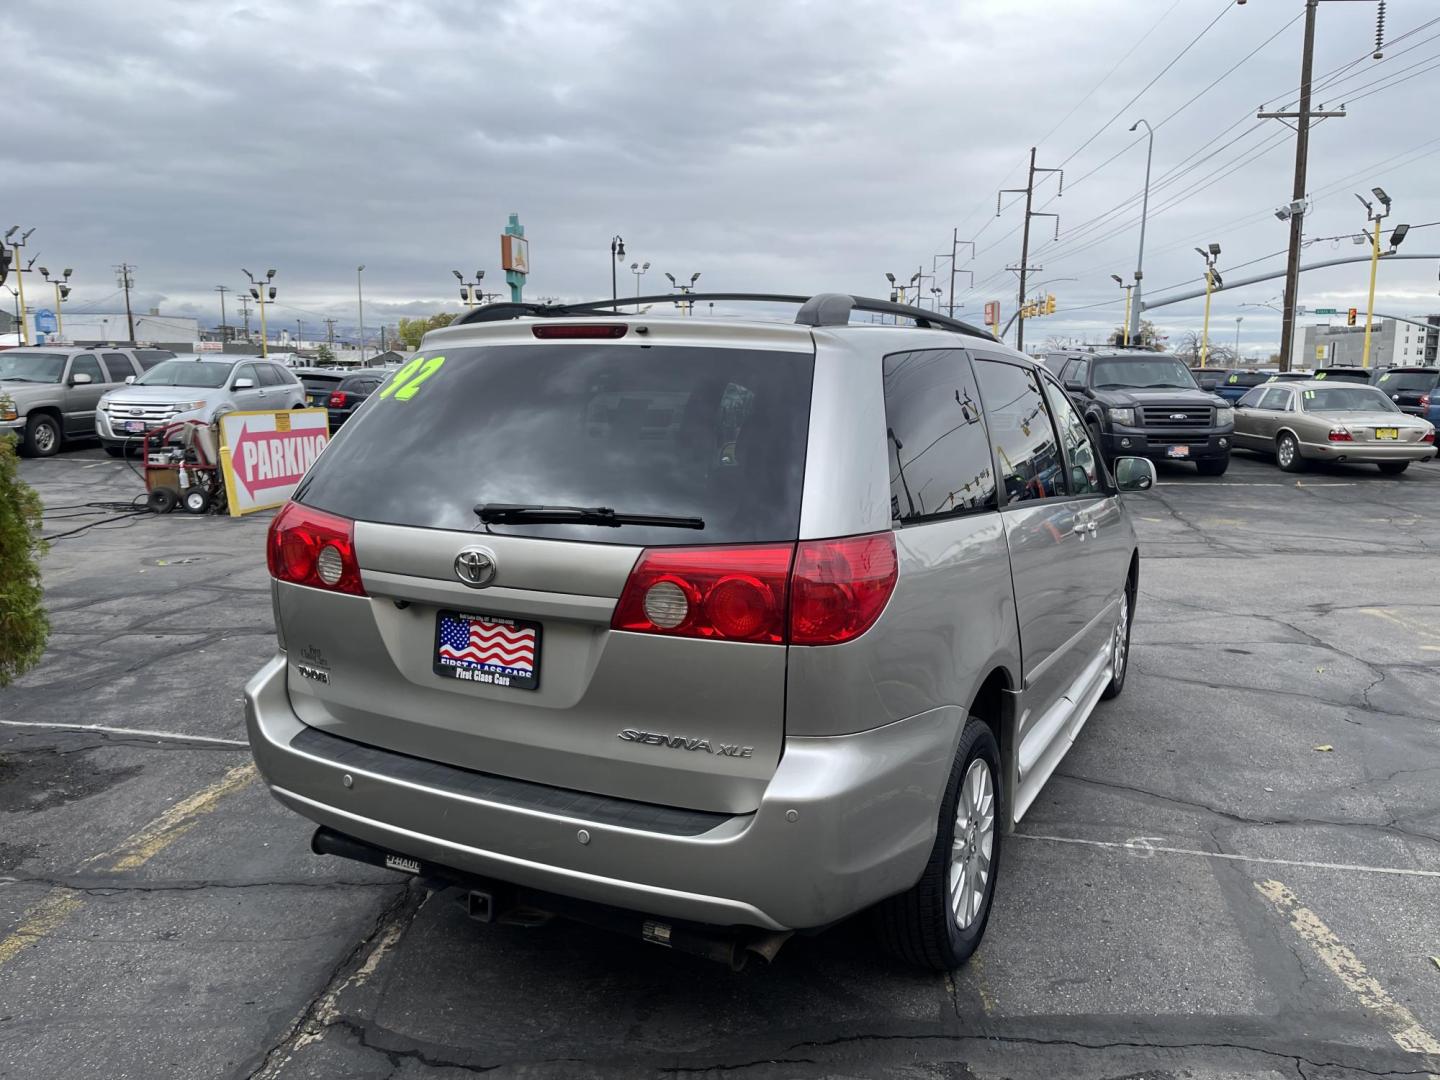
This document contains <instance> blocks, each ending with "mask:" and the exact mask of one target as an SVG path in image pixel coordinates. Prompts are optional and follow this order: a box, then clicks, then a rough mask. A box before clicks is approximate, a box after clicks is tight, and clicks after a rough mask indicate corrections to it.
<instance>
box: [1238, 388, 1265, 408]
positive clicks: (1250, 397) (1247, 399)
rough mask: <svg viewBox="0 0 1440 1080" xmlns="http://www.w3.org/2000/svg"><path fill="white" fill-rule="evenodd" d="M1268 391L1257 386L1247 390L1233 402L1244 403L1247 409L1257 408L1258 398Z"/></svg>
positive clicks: (1258, 405) (1258, 404)
mask: <svg viewBox="0 0 1440 1080" xmlns="http://www.w3.org/2000/svg"><path fill="white" fill-rule="evenodd" d="M1268 393H1269V391H1268V390H1266V389H1265V388H1264V387H1263V386H1257V387H1255V389H1254V390H1251V391H1249V392H1248V393H1246V394H1245V395H1244V396H1243V397H1241V399H1240V400H1239V401H1237V402H1236V403H1235V404H1237V405H1244V406H1245V407H1246V408H1247V409H1258V408H1259V407H1260V399H1261V398H1263V397H1264V396H1265V395H1266V394H1268Z"/></svg>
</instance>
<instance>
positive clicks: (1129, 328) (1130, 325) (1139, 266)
mask: <svg viewBox="0 0 1440 1080" xmlns="http://www.w3.org/2000/svg"><path fill="white" fill-rule="evenodd" d="M1141 124H1144V125H1145V133H1146V134H1147V135H1148V136H1149V144H1148V145H1147V146H1146V148H1145V194H1144V195H1142V196H1141V197H1140V251H1139V253H1138V254H1137V255H1136V256H1135V295H1134V300H1135V303H1134V305H1133V306H1132V305H1131V303H1130V296H1129V295H1128V294H1127V295H1126V297H1125V310H1126V311H1128V312H1130V314H1129V315H1128V316H1127V317H1126V320H1125V343H1126V344H1127V345H1128V344H1129V343H1130V341H1131V339H1133V338H1135V337H1137V336H1138V335H1139V333H1140V300H1141V298H1142V297H1143V296H1144V294H1145V290H1144V288H1143V287H1142V286H1141V284H1140V281H1141V279H1142V278H1143V277H1144V276H1145V219H1146V218H1147V217H1148V216H1149V215H1150V159H1151V158H1152V157H1154V155H1155V129H1154V128H1152V127H1151V126H1150V121H1148V120H1144V119H1140V120H1136V121H1135V123H1133V124H1131V125H1130V130H1131V131H1134V130H1135V129H1136V128H1138V127H1139V126H1140V125H1141Z"/></svg>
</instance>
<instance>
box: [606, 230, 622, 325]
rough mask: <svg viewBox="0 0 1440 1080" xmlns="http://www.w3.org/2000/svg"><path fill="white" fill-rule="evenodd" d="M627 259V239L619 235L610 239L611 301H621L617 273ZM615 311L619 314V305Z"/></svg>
mask: <svg viewBox="0 0 1440 1080" xmlns="http://www.w3.org/2000/svg"><path fill="white" fill-rule="evenodd" d="M624 258H625V238H624V237H623V236H621V235H619V234H618V233H617V234H616V235H614V236H612V237H611V238H610V299H611V300H619V299H620V285H619V283H618V282H617V281H616V277H617V271H618V270H619V268H620V263H621V261H622V260H623V259H624ZM615 310H616V311H617V312H618V311H619V310H620V306H619V305H618V304H617V305H616V306H615Z"/></svg>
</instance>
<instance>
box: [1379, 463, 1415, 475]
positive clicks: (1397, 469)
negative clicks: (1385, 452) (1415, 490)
mask: <svg viewBox="0 0 1440 1080" xmlns="http://www.w3.org/2000/svg"><path fill="white" fill-rule="evenodd" d="M1375 467H1376V468H1377V469H1379V470H1380V471H1381V472H1382V473H1384V474H1385V475H1386V476H1399V475H1400V474H1401V473H1403V472H1404V471H1405V470H1406V469H1408V468H1409V467H1410V462H1408V461H1377V462H1376V463H1375Z"/></svg>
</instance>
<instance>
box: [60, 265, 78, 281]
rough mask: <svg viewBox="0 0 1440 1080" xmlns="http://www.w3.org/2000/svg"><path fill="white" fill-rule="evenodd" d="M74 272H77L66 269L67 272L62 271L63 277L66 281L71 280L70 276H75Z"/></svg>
mask: <svg viewBox="0 0 1440 1080" xmlns="http://www.w3.org/2000/svg"><path fill="white" fill-rule="evenodd" d="M74 272H75V271H74V270H71V269H70V268H69V267H66V268H65V270H64V271H62V273H61V276H62V277H64V278H65V279H66V280H69V277H70V275H71V274H73V273H74Z"/></svg>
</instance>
